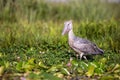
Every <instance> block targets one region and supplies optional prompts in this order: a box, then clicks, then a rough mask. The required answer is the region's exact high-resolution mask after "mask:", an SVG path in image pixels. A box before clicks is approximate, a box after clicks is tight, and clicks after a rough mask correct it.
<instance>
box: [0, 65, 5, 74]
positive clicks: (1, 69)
mask: <svg viewBox="0 0 120 80" xmlns="http://www.w3.org/2000/svg"><path fill="white" fill-rule="evenodd" d="M3 72H4V66H0V76H2V74H3Z"/></svg>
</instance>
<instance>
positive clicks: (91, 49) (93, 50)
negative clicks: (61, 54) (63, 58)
mask: <svg viewBox="0 0 120 80" xmlns="http://www.w3.org/2000/svg"><path fill="white" fill-rule="evenodd" d="M72 47H73V48H75V49H77V50H80V51H81V52H83V53H85V55H87V54H98V53H99V49H98V48H97V46H96V45H95V44H93V43H90V42H88V43H85V42H84V43H80V42H79V41H76V42H74V43H73V46H72Z"/></svg>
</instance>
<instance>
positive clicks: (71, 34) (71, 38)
mask: <svg viewBox="0 0 120 80" xmlns="http://www.w3.org/2000/svg"><path fill="white" fill-rule="evenodd" d="M68 38H69V40H74V38H75V35H74V33H73V30H72V29H71V30H70V31H69V33H68Z"/></svg>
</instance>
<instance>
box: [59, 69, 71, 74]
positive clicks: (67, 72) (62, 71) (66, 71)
mask: <svg viewBox="0 0 120 80" xmlns="http://www.w3.org/2000/svg"><path fill="white" fill-rule="evenodd" d="M61 73H63V74H65V75H70V72H69V71H68V70H67V69H66V68H62V69H61Z"/></svg>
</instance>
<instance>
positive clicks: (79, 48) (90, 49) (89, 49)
mask: <svg viewBox="0 0 120 80" xmlns="http://www.w3.org/2000/svg"><path fill="white" fill-rule="evenodd" d="M65 33H68V42H69V45H70V47H71V48H72V49H73V50H74V51H76V52H77V53H78V55H80V59H81V58H82V56H84V57H85V55H91V54H102V53H103V50H102V49H100V48H98V47H97V45H96V44H95V43H92V42H91V41H89V40H86V39H83V38H79V37H76V36H75V35H74V32H73V30H72V21H67V22H65V27H64V30H63V33H62V34H65Z"/></svg>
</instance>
